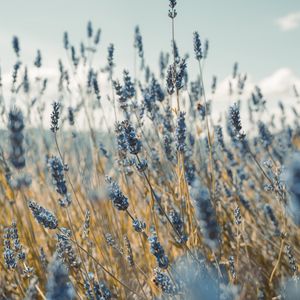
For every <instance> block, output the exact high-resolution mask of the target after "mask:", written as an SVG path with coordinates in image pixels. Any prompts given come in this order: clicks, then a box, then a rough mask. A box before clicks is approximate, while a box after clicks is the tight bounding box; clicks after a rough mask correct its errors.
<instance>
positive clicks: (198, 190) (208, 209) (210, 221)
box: [191, 181, 219, 251]
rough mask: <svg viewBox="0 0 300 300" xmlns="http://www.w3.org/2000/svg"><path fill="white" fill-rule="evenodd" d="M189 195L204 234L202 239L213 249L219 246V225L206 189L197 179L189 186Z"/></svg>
mask: <svg viewBox="0 0 300 300" xmlns="http://www.w3.org/2000/svg"><path fill="white" fill-rule="evenodd" d="M191 196H192V198H193V202H192V203H193V205H194V208H195V213H196V217H197V221H198V224H199V227H200V229H201V231H202V234H203V235H204V241H205V243H206V244H207V245H208V246H209V247H210V248H211V249H212V250H213V251H215V250H216V249H217V248H218V246H219V226H218V223H217V218H216V213H215V210H214V208H213V206H212V203H211V200H210V196H209V192H208V189H207V188H206V187H204V186H203V185H202V184H201V183H200V182H199V181H194V182H193V184H192V188H191Z"/></svg>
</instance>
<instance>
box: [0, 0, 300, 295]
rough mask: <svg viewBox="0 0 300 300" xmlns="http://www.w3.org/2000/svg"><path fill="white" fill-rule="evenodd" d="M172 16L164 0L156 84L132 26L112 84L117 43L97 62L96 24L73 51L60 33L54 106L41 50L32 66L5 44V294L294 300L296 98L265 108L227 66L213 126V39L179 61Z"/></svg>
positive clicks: (0, 92)
mask: <svg viewBox="0 0 300 300" xmlns="http://www.w3.org/2000/svg"><path fill="white" fill-rule="evenodd" d="M179 13H180V12H179ZM176 14H177V12H176V1H175V0H170V1H169V18H170V26H172V27H171V28H172V29H173V30H172V37H171V38H172V47H171V48H172V49H171V51H170V53H167V52H162V53H161V55H160V59H159V66H160V71H159V72H156V73H157V74H156V73H155V72H154V71H152V69H151V68H150V66H148V65H147V64H146V61H147V60H146V58H145V57H144V49H143V39H142V36H141V33H140V29H139V27H136V29H135V32H134V48H135V51H136V61H135V70H134V72H133V73H134V74H130V73H129V72H128V71H126V70H125V71H124V72H123V73H122V74H121V76H118V75H117V74H116V72H115V64H114V46H113V45H112V44H111V45H110V46H109V47H108V49H107V62H106V65H105V66H101V67H99V66H97V64H96V63H94V58H95V56H96V54H97V53H98V52H97V51H98V48H99V45H100V36H101V31H100V30H96V29H94V28H93V26H92V24H91V23H90V22H89V23H88V26H87V37H86V43H85V44H82V45H81V47H80V48H76V47H75V46H73V45H72V41H71V40H69V36H68V33H64V36H63V37H64V38H63V42H64V43H63V46H64V48H65V51H66V57H67V59H66V60H65V61H64V60H60V61H59V69H58V76H57V87H56V90H55V96H54V97H52V98H51V99H50V100H49V97H48V96H47V90H48V89H49V83H48V81H47V78H46V76H43V63H42V62H43V59H42V54H41V53H40V52H37V55H36V58H35V60H34V64H33V65H32V66H26V65H25V64H24V63H22V49H21V47H20V45H21V43H20V41H19V39H18V38H17V37H14V38H13V50H14V52H15V53H14V55H15V56H16V63H15V65H14V67H13V71H12V78H11V85H10V86H5V85H3V84H2V83H1V85H0V112H1V125H3V127H2V129H1V131H0V136H1V140H0V145H1V152H0V208H1V209H0V232H1V236H0V241H1V246H0V253H1V259H0V270H1V271H0V299H28V300H29V299H51V300H54V299H56V300H60V299H61V300H62V299H89V300H92V299H95V300H96V299H97V300H98V299H101V300H104V299H195V300H198V299H199V300H201V299H205V300H206V299H208V300H211V299H212V300H214V299H224V300H229V299H260V300H262V299H291V300H297V299H300V296H299V295H300V282H299V272H298V263H299V261H300V231H299V225H300V154H299V152H298V151H299V147H300V126H299V125H300V124H299V114H298V108H299V103H300V97H299V94H298V92H297V89H296V87H294V94H295V96H294V97H295V99H294V105H292V106H285V105H284V104H283V102H280V103H279V105H278V109H277V110H276V113H275V114H272V113H271V112H269V111H268V107H267V101H268V99H265V98H264V96H263V94H262V92H261V90H260V89H259V87H256V88H255V89H254V91H253V93H252V94H251V96H250V97H245V92H244V91H245V86H246V85H247V76H246V75H244V74H242V73H240V71H239V68H238V64H237V63H236V64H234V68H233V72H232V78H231V79H230V82H231V84H230V85H229V90H228V93H229V95H230V97H231V99H233V101H232V105H231V106H230V107H228V108H227V107H226V108H224V109H223V111H222V114H221V115H222V117H221V118H220V119H218V120H216V118H214V117H213V116H212V114H213V109H214V107H216V106H218V103H217V100H214V99H213V97H214V93H215V91H216V89H217V88H218V86H217V81H216V78H214V79H213V83H212V86H211V87H206V86H205V85H204V83H203V82H204V81H205V80H204V78H205V63H206V60H207V57H208V56H209V46H208V45H209V44H208V41H202V40H201V38H200V36H199V34H198V33H197V32H195V33H194V34H193V35H191V43H193V44H194V53H192V54H190V57H188V56H187V55H186V56H182V57H181V56H180V54H179V53H180V52H179V51H178V49H177V46H176V43H175V40H176V31H175V30H174V28H176V27H175V26H174V24H175V22H176ZM187 63H188V64H194V65H196V66H197V68H198V76H197V78H196V79H195V80H194V81H193V80H190V78H189V76H188V72H187ZM31 71H32V73H34V74H38V75H36V76H35V77H34V78H31V79H29V78H30V77H29V75H28V74H30V72H31ZM119 77H120V79H119V80H118V78H119ZM100 78H101V80H100ZM104 80H105V90H103V89H102V83H103V81H104ZM7 90H9V93H7V92H6V91H7ZM7 94H8V95H9V99H7V98H6V96H4V95H7ZM52 94H53V92H52ZM245 98H246V99H245ZM20 99H22V101H21V100H20ZM242 99H243V100H242ZM49 102H50V103H51V105H49ZM241 107H247V109H248V110H247V111H248V114H245V115H244V114H242V113H241ZM299 113H300V112H299ZM49 116H50V118H49ZM48 119H49V122H48V121H47V120H48ZM245 124H247V126H246V127H245ZM245 128H248V129H247V130H246V129H245Z"/></svg>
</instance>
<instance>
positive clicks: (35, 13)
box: [0, 0, 300, 80]
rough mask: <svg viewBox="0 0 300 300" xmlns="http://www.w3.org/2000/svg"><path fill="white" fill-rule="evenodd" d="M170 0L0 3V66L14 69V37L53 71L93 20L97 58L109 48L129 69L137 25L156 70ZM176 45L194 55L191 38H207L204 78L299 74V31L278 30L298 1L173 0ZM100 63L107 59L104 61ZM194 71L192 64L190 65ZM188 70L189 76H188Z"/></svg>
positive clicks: (166, 44) (165, 42)
mask: <svg viewBox="0 0 300 300" xmlns="http://www.w3.org/2000/svg"><path fill="white" fill-rule="evenodd" d="M168 2H169V1H168V0H85V1H83V0H81V1H79V0H51V1H45V0H44V1H41V0H26V1H24V0H9V1H8V0H0V3H1V11H0V64H2V65H4V68H8V67H10V66H11V65H12V63H13V58H14V56H13V52H12V48H11V39H12V36H13V35H18V36H19V37H20V41H21V48H22V52H23V57H24V59H25V60H29V59H33V57H34V55H35V51H36V49H37V48H40V49H41V50H42V53H43V59H44V62H45V63H46V64H48V65H53V64H54V66H56V61H57V59H58V57H59V56H62V55H63V51H62V33H63V31H65V30H67V31H68V32H69V34H70V38H71V41H74V42H76V43H77V44H78V43H79V41H80V40H81V39H83V38H85V34H86V23H87V21H88V20H91V21H92V22H93V24H94V26H95V27H98V26H99V27H101V28H102V41H101V52H100V55H99V57H98V58H97V59H98V60H101V59H102V60H104V59H106V48H107V45H108V44H109V43H110V42H113V43H114V44H115V46H116V60H117V62H118V63H119V64H120V67H122V68H124V67H127V66H129V67H130V66H132V64H133V62H132V61H133V49H132V44H133V29H134V26H135V25H136V24H139V25H140V28H141V32H142V35H143V39H144V47H145V55H146V61H147V63H149V64H150V65H152V66H153V65H155V67H156V66H157V59H158V55H159V52H160V50H161V49H164V50H169V49H170V33H171V31H170V19H169V18H168V16H167V10H168ZM177 11H178V17H177V18H176V40H177V42H178V45H179V47H180V51H181V53H183V52H184V53H185V52H187V51H189V52H191V51H192V33H193V31H195V30H198V31H199V33H200V35H201V36H202V37H203V38H208V39H209V40H210V45H211V47H210V54H209V61H208V64H207V68H206V72H207V76H212V75H213V74H216V75H218V76H219V77H221V78H222V77H224V76H225V75H227V74H228V73H229V72H231V69H232V64H233V62H234V61H238V62H239V63H240V65H241V69H242V70H243V71H247V72H249V73H250V74H252V76H253V77H254V78H255V79H256V80H259V79H261V78H263V77H265V76H267V75H269V74H271V73H272V72H274V71H276V70H277V69H279V68H282V67H285V68H289V69H292V70H293V71H294V72H295V73H296V74H297V75H298V76H299V75H300V27H298V28H295V29H294V30H290V31H282V30H281V29H280V28H279V26H278V25H277V24H276V20H277V19H278V18H281V17H283V16H286V15H288V14H291V13H295V12H299V11H300V1H299V0H251V1H250V0H206V1H202V0H178V7H177ZM103 63H104V61H103ZM189 65H190V68H191V69H192V70H193V66H192V60H190V62H189ZM192 72H193V71H192Z"/></svg>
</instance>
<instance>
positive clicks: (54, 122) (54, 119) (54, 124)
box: [50, 102, 60, 133]
mask: <svg viewBox="0 0 300 300" xmlns="http://www.w3.org/2000/svg"><path fill="white" fill-rule="evenodd" d="M52 108H53V110H52V113H51V128H50V129H51V131H52V132H54V133H55V132H57V131H58V129H59V126H58V121H59V113H60V103H59V102H53V104H52Z"/></svg>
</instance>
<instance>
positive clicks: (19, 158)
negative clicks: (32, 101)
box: [8, 107, 26, 169]
mask: <svg viewBox="0 0 300 300" xmlns="http://www.w3.org/2000/svg"><path fill="white" fill-rule="evenodd" d="M8 118H9V123H8V129H9V130H10V135H9V138H10V144H11V149H10V155H9V160H10V162H11V163H12V164H13V166H14V167H15V168H16V169H22V168H24V167H25V164H26V162H25V150H24V147H23V142H24V135H23V129H24V127H25V125H24V118H23V113H22V111H21V110H20V109H18V108H16V107H14V108H12V109H11V110H10V112H9V115H8Z"/></svg>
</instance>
